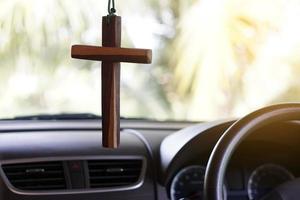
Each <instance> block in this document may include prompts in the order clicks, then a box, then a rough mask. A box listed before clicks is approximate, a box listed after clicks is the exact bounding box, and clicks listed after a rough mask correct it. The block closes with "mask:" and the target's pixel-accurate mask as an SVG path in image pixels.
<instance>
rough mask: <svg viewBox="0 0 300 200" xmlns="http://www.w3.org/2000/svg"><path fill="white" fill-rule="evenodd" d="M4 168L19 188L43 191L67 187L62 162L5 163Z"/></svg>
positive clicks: (12, 183)
mask: <svg viewBox="0 0 300 200" xmlns="http://www.w3.org/2000/svg"><path fill="white" fill-rule="evenodd" d="M2 169H3V171H4V173H5V175H6V176H7V178H8V180H9V181H10V183H11V185H13V186H14V187H15V188H17V189H21V190H30V191H37V190H38V191H41V190H45V191H48V190H60V189H66V180H65V177H64V170H63V164H62V162H39V163H26V164H9V165H3V166H2Z"/></svg>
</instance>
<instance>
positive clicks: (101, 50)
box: [72, 15, 152, 148]
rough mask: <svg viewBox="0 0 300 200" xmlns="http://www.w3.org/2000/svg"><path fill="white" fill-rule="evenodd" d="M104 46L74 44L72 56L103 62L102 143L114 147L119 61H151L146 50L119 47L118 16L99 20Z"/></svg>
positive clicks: (116, 142)
mask: <svg viewBox="0 0 300 200" xmlns="http://www.w3.org/2000/svg"><path fill="white" fill-rule="evenodd" d="M102 45H103V47H96V46H86V45H74V46H72V58H78V59H84V60H98V61H102V144H103V146H104V147H107V148H117V147H118V146H119V143H120V72H121V71H120V70H121V67H120V62H132V63H146V64H147V63H151V60H152V51H151V50H148V49H129V48H120V45H121V17H119V16H115V15H110V16H105V17H103V19H102Z"/></svg>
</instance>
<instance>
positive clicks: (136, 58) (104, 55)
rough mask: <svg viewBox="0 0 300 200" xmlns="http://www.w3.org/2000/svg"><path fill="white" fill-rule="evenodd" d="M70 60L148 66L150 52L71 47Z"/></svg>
mask: <svg viewBox="0 0 300 200" xmlns="http://www.w3.org/2000/svg"><path fill="white" fill-rule="evenodd" d="M71 54H72V58H78V59H84V60H97V61H107V62H129V63H145V64H149V63H151V60H152V51H151V50H149V49H131V48H113V47H97V46H88V45H74V46H72V53H71Z"/></svg>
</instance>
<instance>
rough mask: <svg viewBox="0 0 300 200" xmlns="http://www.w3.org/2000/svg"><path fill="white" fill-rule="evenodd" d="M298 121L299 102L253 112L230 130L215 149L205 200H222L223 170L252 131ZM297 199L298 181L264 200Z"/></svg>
mask: <svg viewBox="0 0 300 200" xmlns="http://www.w3.org/2000/svg"><path fill="white" fill-rule="evenodd" d="M299 119H300V103H299V104H298V103H290V104H279V105H273V106H269V107H266V108H263V109H260V110H258V111H255V112H253V113H251V114H249V115H247V116H245V117H243V118H241V119H240V120H238V121H237V122H235V123H234V124H233V125H232V126H231V127H229V128H228V129H227V130H226V131H225V133H224V134H223V135H222V137H221V138H220V139H219V141H218V142H217V144H216V146H215V147H214V149H213V151H212V153H211V155H210V158H209V161H208V165H207V169H206V173H205V180H204V199H205V200H224V197H223V183H224V177H225V172H226V168H227V166H228V163H229V161H230V158H231V156H232V154H233V153H234V151H235V149H236V148H237V147H238V145H239V144H240V143H241V142H242V141H243V140H244V139H245V138H246V137H247V136H248V135H249V134H250V133H251V132H253V131H254V130H257V129H258V128H261V127H263V126H266V125H268V124H271V123H277V122H284V121H289V120H299ZM299 198H300V179H295V180H293V181H290V182H287V183H284V184H283V185H281V186H279V187H278V188H276V189H274V190H273V191H272V192H271V193H270V194H268V195H267V196H265V197H264V198H263V200H296V199H299Z"/></svg>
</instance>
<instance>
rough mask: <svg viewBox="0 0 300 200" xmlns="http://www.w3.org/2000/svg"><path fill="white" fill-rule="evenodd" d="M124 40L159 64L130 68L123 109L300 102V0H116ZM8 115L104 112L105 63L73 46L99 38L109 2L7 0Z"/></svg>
mask: <svg viewBox="0 0 300 200" xmlns="http://www.w3.org/2000/svg"><path fill="white" fill-rule="evenodd" d="M116 4H117V5H116V7H117V14H118V15H121V16H122V17H123V24H122V31H123V36H122V46H124V47H132V48H150V49H152V50H153V63H152V64H151V65H140V64H122V66H123V67H122V73H121V74H122V75H121V115H122V116H124V117H127V118H151V119H158V120H170V119H171V120H214V119H221V118H229V117H230V118H231V117H239V116H242V115H245V114H246V113H248V112H250V111H253V110H254V109H257V108H259V107H262V106H265V105H269V104H274V103H280V102H290V101H293V102H294V101H298V100H300V82H299V81H300V79H299V73H300V56H299V52H300V37H299V35H300V26H299V25H298V24H299V19H300V1H299V0H176V1H172V0H164V1H161V0H143V1H141V0H126V1H124V0H119V1H118V0H116ZM0 9H1V12H0V78H1V84H0V118H9V117H15V116H24V115H36V114H41V113H42V114H57V113H91V114H95V115H101V75H100V74H101V68H100V63H99V62H94V61H82V60H74V59H71V57H70V47H71V45H72V44H90V45H100V44H101V17H102V16H104V15H106V14H107V1H104V0H102V1H99V0H84V1H82V0H43V1H41V0H0Z"/></svg>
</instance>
